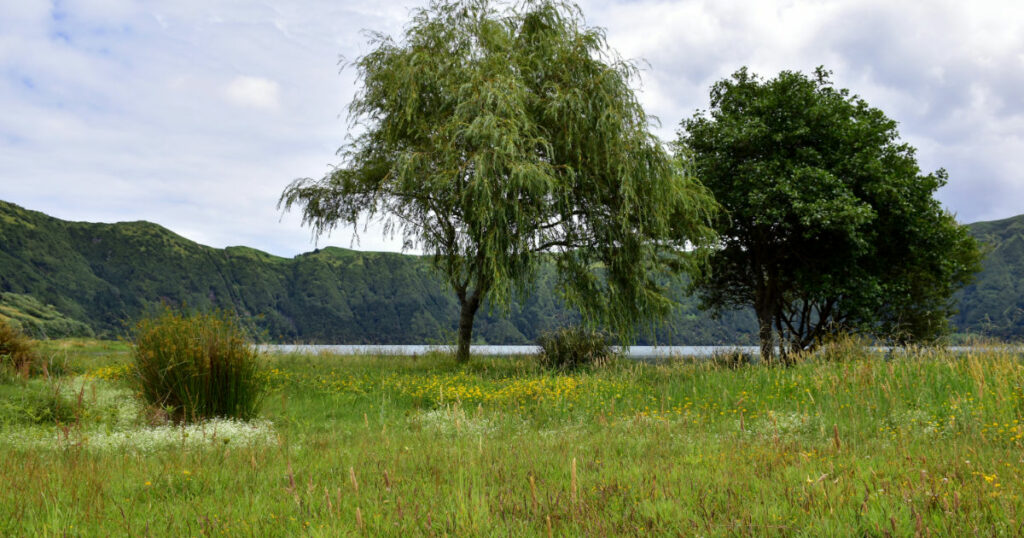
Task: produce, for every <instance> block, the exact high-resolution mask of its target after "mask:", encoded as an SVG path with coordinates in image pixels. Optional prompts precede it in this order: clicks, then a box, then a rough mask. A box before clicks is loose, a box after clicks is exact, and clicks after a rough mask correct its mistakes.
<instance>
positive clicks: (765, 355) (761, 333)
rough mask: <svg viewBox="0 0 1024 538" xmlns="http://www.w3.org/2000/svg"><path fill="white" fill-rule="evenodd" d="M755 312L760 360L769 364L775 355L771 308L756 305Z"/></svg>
mask: <svg viewBox="0 0 1024 538" xmlns="http://www.w3.org/2000/svg"><path fill="white" fill-rule="evenodd" d="M755 310H756V313H757V337H758V340H760V342H761V360H762V361H763V362H764V363H765V364H771V363H772V360H773V358H774V355H775V342H774V338H773V336H774V334H775V331H774V330H773V328H772V309H771V308H770V307H767V308H765V307H763V306H761V305H758V307H757V308H756V309H755Z"/></svg>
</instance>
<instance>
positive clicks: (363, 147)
mask: <svg viewBox="0 0 1024 538" xmlns="http://www.w3.org/2000/svg"><path fill="white" fill-rule="evenodd" d="M372 47H373V50H372V51H371V52H369V53H368V54H366V55H365V56H363V57H361V58H359V59H358V60H356V62H355V64H354V65H355V68H356V70H357V71H358V75H359V78H360V80H361V81H362V91H361V92H360V93H359V95H358V96H357V97H356V98H355V100H354V101H353V102H352V104H351V105H350V114H351V118H352V120H353V124H354V126H356V128H357V129H358V130H360V132H361V134H359V135H358V136H356V137H355V138H354V139H352V140H351V141H350V143H348V144H347V145H345V146H344V147H342V148H341V149H340V150H339V155H340V156H341V158H342V163H341V164H340V165H339V166H338V167H337V168H335V169H334V170H332V171H331V172H330V173H328V174H327V175H326V176H325V177H323V178H321V179H318V180H314V179H309V178H305V179H299V180H296V181H295V182H294V183H292V184H291V185H290V186H289V187H288V188H287V189H286V190H285V192H284V193H283V195H282V198H281V203H282V205H283V206H284V207H285V208H286V209H287V208H290V207H292V206H295V205H298V206H301V208H302V212H303V219H304V223H305V224H308V225H310V226H312V228H313V230H314V231H315V233H317V234H322V233H326V232H329V231H330V230H332V229H333V228H335V227H336V226H337V225H339V224H351V225H356V224H357V223H358V222H359V221H360V220H361V219H363V218H367V219H372V218H375V217H380V218H382V219H383V220H384V222H385V233H391V232H397V233H400V234H401V236H402V237H403V239H404V241H405V245H406V247H409V248H419V249H422V250H423V251H424V252H427V253H429V254H431V255H433V261H434V264H435V266H436V267H437V268H438V269H439V270H440V272H441V273H442V274H443V275H444V276H445V278H446V281H447V283H448V284H449V285H450V286H451V287H452V288H453V289H454V291H455V293H456V294H457V295H458V298H459V301H460V306H461V314H460V322H459V357H460V358H461V359H465V358H467V357H468V352H469V348H468V346H469V341H470V338H471V331H472V323H473V317H474V315H475V313H476V311H477V309H478V308H479V306H480V304H481V302H482V301H483V299H484V298H485V297H487V298H488V299H489V300H490V301H491V304H494V305H497V306H499V307H501V306H504V305H507V304H508V303H509V301H510V300H511V299H512V298H513V297H514V296H515V295H516V294H523V293H525V292H526V291H527V290H526V287H527V286H528V285H529V284H530V283H531V282H532V281H533V278H534V276H535V274H536V271H537V268H538V265H539V263H540V261H541V259H542V254H543V253H556V256H555V259H556V264H557V268H558V275H559V283H560V285H561V286H560V287H561V289H562V290H563V292H564V294H565V297H566V299H568V300H569V301H570V302H571V303H572V304H574V305H576V306H578V307H580V308H581V310H582V311H583V313H584V316H585V318H586V319H588V320H601V321H603V322H604V323H606V324H607V325H608V326H609V327H610V328H611V329H612V330H613V331H615V332H616V333H618V334H619V335H622V336H626V337H627V338H628V337H629V336H630V335H631V331H632V330H633V329H634V327H635V326H636V322H637V320H638V319H646V318H651V317H658V316H660V315H663V314H664V313H666V312H667V310H668V309H669V307H670V303H671V302H670V301H669V300H668V299H667V298H666V296H665V293H664V287H663V285H662V284H660V283H659V280H658V279H659V278H661V277H663V276H664V275H665V274H674V273H677V272H679V271H684V270H685V271H692V270H694V269H695V268H696V261H695V260H696V256H694V255H692V254H688V253H687V252H685V250H686V249H687V248H690V249H691V250H692V248H693V247H700V246H703V245H705V244H706V243H708V241H709V240H710V238H711V237H712V231H711V229H710V227H709V226H708V222H709V218H710V216H711V214H712V212H713V208H714V203H713V201H712V199H711V197H710V196H709V194H708V193H707V191H706V190H705V189H704V188H703V187H702V186H701V185H700V184H699V183H698V182H696V181H695V180H693V179H692V178H689V177H687V176H686V175H685V174H684V171H683V169H682V167H681V166H680V165H679V163H678V162H677V161H676V160H674V159H673V158H672V156H671V155H670V154H669V153H668V152H667V151H666V149H665V148H664V147H663V146H662V145H661V144H660V143H659V141H658V140H657V139H656V138H655V137H654V136H653V135H651V134H650V132H649V127H650V119H649V118H648V116H647V115H646V114H645V113H644V111H643V109H642V107H641V106H640V104H639V103H638V101H637V99H636V96H635V95H634V92H633V90H632V88H631V86H630V84H631V82H632V81H634V79H635V77H636V75H637V70H636V68H635V66H634V65H633V64H632V63H630V62H627V61H624V60H622V59H620V58H619V57H618V56H617V55H616V54H615V53H614V52H611V51H610V50H609V48H608V46H607V44H606V42H605V36H604V33H603V31H602V30H600V29H594V28H588V27H586V26H585V25H584V23H583V22H582V16H581V13H580V11H579V9H578V8H577V7H575V6H573V5H570V4H565V3H561V2H555V1H548V0H538V1H528V2H525V3H522V4H518V5H517V7H514V8H513V7H502V6H496V5H494V4H492V3H491V2H489V1H487V0H468V1H462V2H450V3H449V2H434V3H432V4H431V5H430V6H429V7H428V8H426V9H421V10H418V11H416V12H415V13H414V15H413V18H412V22H411V23H410V24H409V25H408V27H407V28H406V29H405V32H404V34H403V35H402V37H401V38H400V39H399V40H397V41H396V40H393V39H392V38H390V37H387V36H384V35H375V36H374V37H373V41H372Z"/></svg>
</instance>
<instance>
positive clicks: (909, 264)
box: [679, 68, 981, 360]
mask: <svg viewBox="0 0 1024 538" xmlns="http://www.w3.org/2000/svg"><path fill="white" fill-rule="evenodd" d="M682 127H683V131H682V132H681V133H680V140H679V143H680V146H681V148H682V150H683V151H686V152H688V153H689V154H690V155H691V156H692V160H693V167H694V172H695V173H696V174H697V175H698V176H699V177H700V178H701V180H702V181H703V182H704V183H705V184H706V185H707V186H708V188H710V189H711V190H712V191H713V192H714V195H715V198H716V199H717V200H718V202H719V203H720V204H722V206H723V207H724V208H725V210H726V211H727V212H728V215H726V216H724V217H723V218H722V219H721V221H720V224H719V232H720V234H721V245H720V248H719V249H718V250H717V251H716V253H715V255H714V256H713V258H712V263H711V266H712V270H711V271H710V272H709V273H708V275H707V276H706V277H705V278H702V279H701V280H699V281H697V282H696V284H697V286H696V287H697V289H698V290H699V292H700V295H701V298H702V300H703V302H704V304H705V305H706V306H707V307H709V308H711V309H731V308H737V307H741V306H748V307H753V309H754V311H755V313H756V315H757V319H758V327H759V337H760V341H761V348H762V356H763V357H764V358H765V359H769V360H770V358H771V357H772V355H773V351H774V348H775V346H776V345H778V346H779V348H780V349H781V350H782V354H783V357H784V358H785V357H786V356H787V355H788V354H790V353H793V352H796V351H800V350H804V349H808V348H810V347H813V346H815V345H816V344H817V343H818V342H819V341H821V339H822V338H823V337H825V336H828V335H831V334H836V333H840V332H845V331H863V332H866V333H869V334H872V335H875V336H878V337H880V338H883V339H888V340H893V341H896V342H922V341H931V340H933V339H935V338H936V337H938V336H940V335H942V334H943V333H944V332H945V331H946V329H947V327H948V319H949V317H950V315H951V314H952V313H953V301H952V299H951V298H952V296H953V294H954V292H956V291H957V290H958V289H959V288H961V287H963V286H964V285H965V284H966V283H967V282H969V281H970V279H971V277H972V275H973V274H974V273H975V272H976V271H977V270H978V269H979V268H980V265H979V262H980V258H981V255H980V253H979V250H978V246H977V243H976V241H975V240H974V239H973V238H972V237H970V235H969V234H968V230H967V228H966V227H965V226H961V225H959V224H958V223H957V222H956V220H955V218H954V217H953V215H951V214H950V213H948V212H947V211H945V210H943V209H942V207H941V205H940V204H939V202H938V201H937V200H935V198H934V197H933V194H934V193H935V191H936V190H937V189H938V188H939V187H941V186H942V185H944V184H945V182H946V173H945V172H944V171H943V170H939V171H938V172H935V173H931V174H923V173H922V172H921V170H920V168H919V167H918V165H917V161H916V159H915V157H914V149H913V148H911V147H910V146H909V145H907V144H905V143H902V142H901V141H900V139H899V134H898V132H897V130H896V122H895V121H893V120H891V119H889V118H887V117H886V116H885V115H884V114H883V113H882V111H880V110H878V109H876V108H872V107H870V106H869V105H868V104H867V103H865V102H864V101H863V100H861V99H859V98H857V97H856V96H853V95H850V93H849V92H848V91H847V90H845V89H836V88H834V87H833V86H832V83H831V81H830V80H829V73H828V72H827V71H825V70H824V69H822V68H819V69H818V70H817V71H816V72H815V74H814V75H813V76H810V77H808V76H806V75H804V74H801V73H795V72H789V71H783V72H782V73H780V74H779V75H778V76H777V77H776V78H774V79H771V80H762V79H760V78H758V77H757V76H755V75H752V74H751V73H749V72H748V71H747V70H746V69H745V68H744V69H741V70H740V71H738V72H736V73H735V74H734V75H733V76H732V77H731V78H728V79H725V80H722V81H719V82H717V83H715V84H714V86H713V87H712V89H711V108H710V110H709V111H706V112H705V111H700V112H697V113H696V114H695V115H694V116H693V117H692V118H690V119H687V120H684V121H683V123H682ZM776 336H777V338H778V342H777V343H776V342H775V337H776Z"/></svg>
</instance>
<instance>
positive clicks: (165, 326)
mask: <svg viewBox="0 0 1024 538" xmlns="http://www.w3.org/2000/svg"><path fill="white" fill-rule="evenodd" d="M132 357H133V359H134V369H133V371H134V374H135V377H136V381H137V382H138V389H139V394H140V395H141V396H142V399H143V400H144V401H145V402H146V404H147V405H148V406H149V407H150V408H151V409H153V411H154V412H155V413H166V415H167V417H168V418H170V419H171V420H173V421H174V422H175V423H180V422H196V421H199V420H202V419H209V418H214V417H224V418H239V419H249V418H252V417H253V416H254V415H255V413H256V410H257V408H258V407H259V404H260V402H261V400H262V399H263V394H264V393H265V391H266V385H265V383H264V381H263V379H262V378H261V376H260V367H259V363H258V358H259V353H258V352H257V351H256V349H255V348H254V347H253V346H252V345H251V344H250V343H249V341H248V340H247V339H246V337H245V333H244V332H243V331H242V330H241V328H240V327H239V326H238V324H237V322H236V320H235V319H234V317H233V316H230V315H228V314H227V313H225V312H223V311H220V312H214V313H210V314H201V313H195V314H186V313H182V312H176V311H174V310H171V309H170V308H167V309H164V310H163V311H162V312H161V313H159V314H157V315H155V316H153V317H148V318H144V319H142V320H140V321H139V322H138V324H136V326H135V328H134V330H133V331H132Z"/></svg>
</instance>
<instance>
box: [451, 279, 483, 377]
mask: <svg viewBox="0 0 1024 538" xmlns="http://www.w3.org/2000/svg"><path fill="white" fill-rule="evenodd" d="M459 303H460V304H461V305H462V309H461V311H460V312H459V340H458V348H457V350H456V352H455V360H456V361H458V362H460V363H465V362H469V344H470V342H472V341H473V318H474V317H475V316H476V311H477V309H479V308H480V293H479V290H477V291H475V292H474V293H473V295H471V296H470V297H466V294H465V293H460V294H459Z"/></svg>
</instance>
